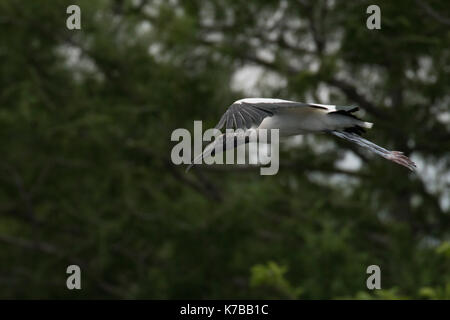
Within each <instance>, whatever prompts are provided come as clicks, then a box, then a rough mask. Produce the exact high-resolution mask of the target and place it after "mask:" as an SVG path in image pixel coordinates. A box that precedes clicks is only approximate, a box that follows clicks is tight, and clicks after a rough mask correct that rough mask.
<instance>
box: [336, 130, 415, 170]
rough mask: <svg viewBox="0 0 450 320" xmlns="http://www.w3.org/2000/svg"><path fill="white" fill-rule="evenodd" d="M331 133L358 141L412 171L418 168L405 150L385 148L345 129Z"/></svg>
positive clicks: (354, 141)
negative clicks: (406, 154)
mask: <svg viewBox="0 0 450 320" xmlns="http://www.w3.org/2000/svg"><path fill="white" fill-rule="evenodd" d="M330 133H331V134H333V135H335V136H337V137H339V138H342V139H345V140H348V141H351V142H353V143H356V144H357V145H359V146H361V147H363V148H366V149H368V150H370V151H372V152H375V153H376V154H378V155H380V156H382V157H383V158H385V159H388V160H390V161H393V162H395V163H398V164H400V165H402V166H404V167H406V168H408V169H409V170H411V171H415V170H416V164H415V163H414V162H413V161H411V159H409V158H408V157H407V156H405V155H404V154H403V152H400V151H389V150H386V149H385V148H383V147H380V146H378V145H376V144H375V143H373V142H370V141H369V140H366V139H364V138H362V137H361V136H359V135H357V134H355V133H350V132H344V131H330Z"/></svg>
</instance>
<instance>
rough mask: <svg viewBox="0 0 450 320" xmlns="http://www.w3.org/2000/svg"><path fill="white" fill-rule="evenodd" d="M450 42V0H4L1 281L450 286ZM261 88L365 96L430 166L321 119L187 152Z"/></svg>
mask: <svg viewBox="0 0 450 320" xmlns="http://www.w3.org/2000/svg"><path fill="white" fill-rule="evenodd" d="M70 4H78V5H79V6H80V7H81V26H82V29H81V30H68V29H67V28H66V19H67V18H68V16H69V15H68V14H66V8H67V6H68V5H70ZM371 4H377V5H379V6H380V8H381V27H382V29H381V30H369V29H367V28H366V19H367V18H368V16H369V15H368V14H367V13H366V9H367V7H368V6H369V5H371ZM449 48H450V2H449V1H444V0H441V1H437V0H430V1H425V0H417V1H406V0H401V1H381V0H380V1H376V3H374V1H339V0H336V1H332V0H328V1H325V0H298V1H248V0H236V1H233V0H209V1H200V0H189V1H184V0H171V1H163V0H159V1H156V0H155V1H144V0H136V1H131V0H116V1H106V0H98V1H92V0H90V1H88V0H85V1H75V0H72V1H62V0H57V1H55V0H39V1H37V0H33V1H31V0H3V1H1V2H0V61H1V63H0V298H8V299H14V298H70V299H72V298H74V299H81V298H83V299H89V298H101V299H102V298H114V299H116V298H118V299H132V298H144V299H173V298H199V299H211V298H214V299H221V298H236V299H238V298H239V299H240V298H254V299H259V298H273V299H340V298H349V299H353V298H362V299H377V298H392V299H403V298H427V299H449V298H450V237H449V236H450V232H449V230H450V229H449V227H450V219H449V218H450V214H449V208H450V108H449V103H450V89H449V88H450V49H449ZM255 96H256V97H258V96H260V97H269V98H270V97H274V98H282V99H288V100H297V101H304V102H316V103H330V104H337V105H358V106H360V107H362V109H363V111H362V112H361V115H362V116H363V117H364V118H365V119H367V121H372V122H374V123H375V126H374V128H373V130H371V131H370V132H368V133H367V134H366V137H367V138H368V139H370V140H372V141H374V142H375V143H377V144H380V145H382V146H385V147H387V148H389V149H391V150H402V151H405V153H406V154H408V155H409V156H411V157H412V159H413V160H414V161H416V162H417V164H418V174H413V173H410V172H408V170H406V169H405V168H403V167H401V166H398V165H396V164H393V163H390V162H388V161H386V160H383V159H382V158H379V157H377V156H374V155H372V154H368V153H366V152H364V150H361V149H359V148H358V147H355V146H353V145H351V144H349V143H347V142H346V141H339V140H338V139H335V138H333V137H328V136H321V135H318V136H305V137H303V138H299V139H294V140H292V141H291V143H288V144H285V145H283V147H282V150H281V155H280V159H281V165H280V171H279V173H278V174H277V175H275V176H260V175H259V169H257V168H256V169H254V168H246V167H239V166H220V167H217V166H216V167H208V166H199V167H197V168H195V169H194V170H192V171H191V172H189V173H188V174H186V173H185V172H184V169H185V166H174V165H173V164H172V163H171V161H170V150H171V148H172V147H173V146H174V145H175V143H174V142H171V141H170V135H171V132H172V131H173V130H174V129H176V128H188V129H189V130H191V131H192V128H193V121H194V120H203V121H204V127H213V126H214V125H215V124H216V123H217V121H218V120H219V117H220V116H221V114H222V113H223V112H224V111H225V110H226V108H227V107H228V106H229V105H230V104H231V103H232V102H233V101H234V100H236V99H240V98H243V97H255ZM70 264H77V265H79V266H80V267H81V270H82V290H79V291H77V290H73V291H70V290H68V289H67V288H66V277H67V276H68V275H67V274H66V268H67V266H68V265H70ZM372 264H376V265H379V266H380V268H381V286H382V290H375V291H370V290H368V289H367V288H366V279H367V277H368V275H367V274H366V268H367V266H369V265H372Z"/></svg>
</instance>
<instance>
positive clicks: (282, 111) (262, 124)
mask: <svg viewBox="0 0 450 320" xmlns="http://www.w3.org/2000/svg"><path fill="white" fill-rule="evenodd" d="M356 111H358V107H337V106H334V105H323V104H316V103H303V102H296V101H289V100H282V99H269V98H246V99H241V100H237V101H235V102H234V103H233V104H232V105H231V106H230V107H229V108H228V110H227V111H226V112H225V113H224V114H223V115H222V117H221V118H220V120H219V123H218V124H217V125H216V129H222V128H225V129H234V130H237V129H241V130H243V131H244V133H245V132H249V131H252V130H256V131H257V130H259V129H267V130H270V129H278V130H279V136H280V137H289V136H295V135H302V134H307V133H328V134H332V135H335V136H337V137H339V138H342V139H345V140H348V141H350V142H353V143H356V144H357V145H359V146H360V147H362V148H365V149H367V150H370V151H371V152H374V153H376V154H378V155H380V156H382V157H383V158H385V159H387V160H390V161H393V162H395V163H398V164H400V165H402V166H404V167H406V168H408V169H409V170H411V171H415V169H416V165H415V163H414V162H413V161H411V160H410V159H409V158H408V157H407V156H405V155H404V154H403V153H402V152H400V151H389V150H387V149H385V148H383V147H380V146H378V145H376V144H375V143H373V142H370V141H369V140H367V139H364V138H362V137H361V134H362V133H364V132H365V129H370V128H372V125H373V124H372V123H370V122H365V121H363V120H361V119H359V118H358V117H356V116H355V115H354V114H353V113H354V112H356ZM241 132H242V131H241ZM233 135H237V134H236V133H234V134H233V133H232V134H231V136H230V134H222V135H221V137H222V138H221V139H216V140H215V141H214V142H212V143H211V144H210V145H208V146H207V147H206V148H205V149H204V151H203V152H202V153H201V154H199V155H198V156H197V157H196V158H195V159H194V161H193V162H192V164H191V165H189V167H188V168H187V170H189V169H190V168H191V167H192V166H193V165H194V163H196V160H198V159H199V158H204V157H207V156H209V155H211V151H213V149H214V146H215V145H216V144H217V143H221V144H225V142H226V140H228V139H229V138H233ZM247 141H248V140H247ZM247 141H246V142H247ZM244 143H245V142H244ZM236 146H237V145H236V143H235V145H234V147H236ZM223 149H224V150H225V147H224V148H223ZM213 152H214V151H213ZM187 170H186V171H187Z"/></svg>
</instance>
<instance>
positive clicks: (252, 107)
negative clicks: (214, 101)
mask: <svg viewBox="0 0 450 320" xmlns="http://www.w3.org/2000/svg"><path fill="white" fill-rule="evenodd" d="M297 107H310V108H316V109H325V110H329V107H331V106H324V105H318V104H309V103H302V102H295V101H289V100H281V99H265V98H247V99H242V100H238V101H236V102H234V103H233V104H232V105H231V106H230V107H229V108H228V110H227V111H226V112H225V113H224V114H223V116H222V117H221V118H220V120H219V123H218V124H217V125H216V129H222V128H223V127H225V129H243V130H247V129H250V128H255V127H258V126H259V125H260V124H261V122H262V121H263V120H264V119H265V118H267V117H271V116H273V115H274V114H275V113H277V112H278V111H279V110H280V109H282V108H297ZM333 107H334V106H333ZM330 111H331V110H330Z"/></svg>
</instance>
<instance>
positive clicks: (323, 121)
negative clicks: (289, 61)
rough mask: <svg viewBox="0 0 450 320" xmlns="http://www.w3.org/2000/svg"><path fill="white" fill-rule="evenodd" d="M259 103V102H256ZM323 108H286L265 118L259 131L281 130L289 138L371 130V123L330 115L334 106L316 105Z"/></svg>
mask: <svg viewBox="0 0 450 320" xmlns="http://www.w3.org/2000/svg"><path fill="white" fill-rule="evenodd" d="M273 100H276V102H279V103H280V102H281V103H283V102H292V101H288V100H280V99H260V98H258V99H253V98H251V99H243V100H238V101H242V102H246V103H272V102H273ZM254 101H257V102H254ZM314 106H317V107H321V108H285V109H280V111H279V112H278V113H276V114H274V115H273V116H272V117H267V118H265V119H264V120H263V121H262V122H261V124H260V125H259V126H258V128H257V129H279V130H280V136H281V137H288V136H293V135H299V134H307V133H317V132H325V131H333V130H340V129H343V128H346V127H349V126H352V125H361V126H363V127H365V128H370V127H371V126H372V124H371V123H368V122H364V121H361V120H358V119H355V118H350V117H346V116H342V115H340V114H333V115H330V112H335V111H336V106H334V105H324V104H314Z"/></svg>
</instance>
